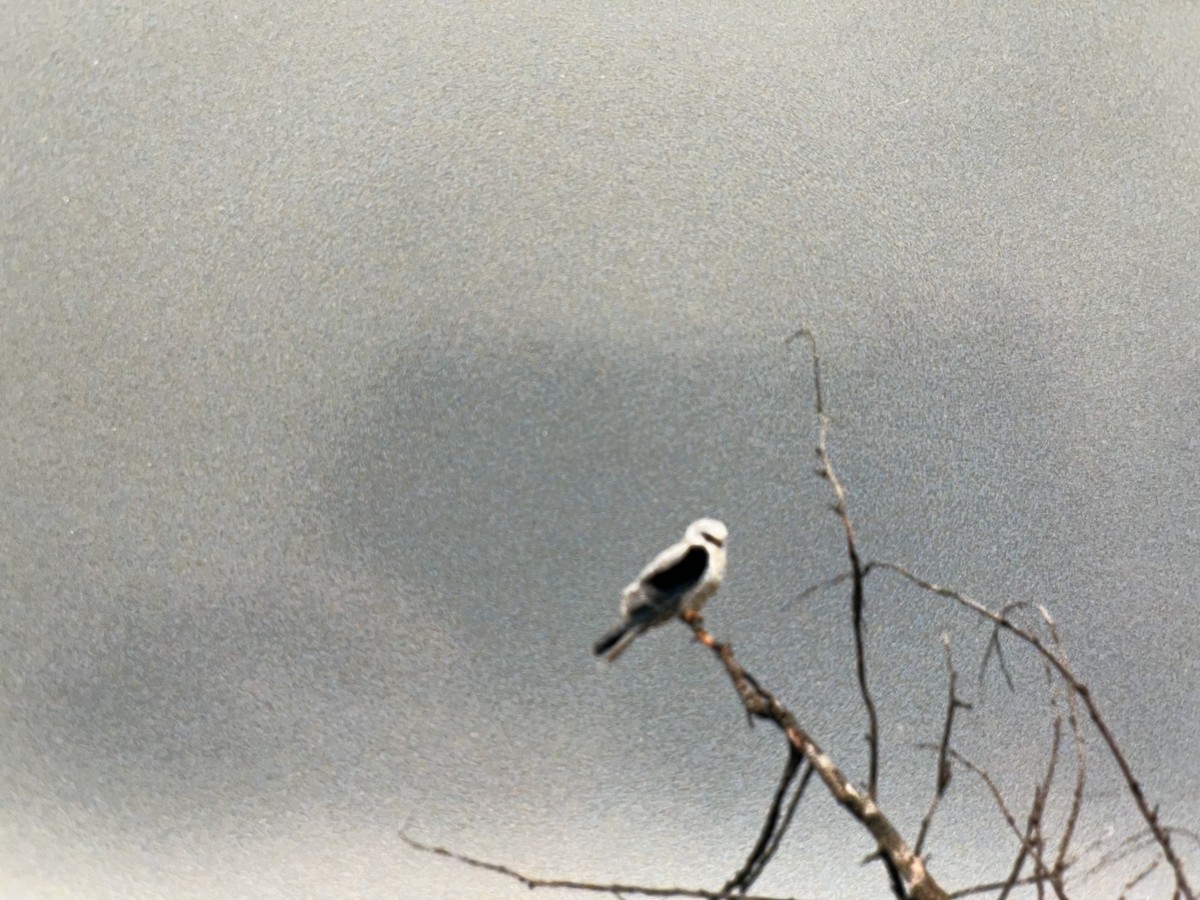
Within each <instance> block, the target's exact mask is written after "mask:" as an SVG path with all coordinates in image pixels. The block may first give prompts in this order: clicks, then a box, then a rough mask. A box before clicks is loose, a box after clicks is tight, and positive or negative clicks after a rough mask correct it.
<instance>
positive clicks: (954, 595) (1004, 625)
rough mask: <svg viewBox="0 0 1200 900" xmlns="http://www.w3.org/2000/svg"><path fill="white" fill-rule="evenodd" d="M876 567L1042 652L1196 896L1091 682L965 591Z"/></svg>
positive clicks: (892, 566) (1180, 882)
mask: <svg viewBox="0 0 1200 900" xmlns="http://www.w3.org/2000/svg"><path fill="white" fill-rule="evenodd" d="M876 568H879V569H888V570H890V571H892V572H895V573H896V574H897V575H899V576H901V577H902V578H905V579H907V580H908V581H911V582H912V583H913V584H915V585H917V586H918V587H921V588H924V589H925V590H927V591H930V592H931V593H934V594H938V595H939V596H942V597H947V598H949V599H951V600H954V601H955V602H956V603H958V604H959V605H960V606H964V607H966V608H967V609H970V610H972V611H973V612H975V613H977V614H978V615H980V616H983V617H984V618H985V619H988V620H989V621H991V622H992V623H994V624H995V625H997V626H999V627H1000V628H1001V629H1002V630H1004V631H1007V632H1009V633H1010V634H1013V635H1015V636H1016V637H1017V638H1019V639H1020V640H1022V641H1024V642H1025V643H1026V644H1028V645H1029V646H1031V647H1032V648H1033V649H1034V650H1036V651H1037V652H1038V653H1039V654H1040V655H1041V656H1042V658H1043V659H1045V660H1046V662H1048V663H1049V664H1050V665H1051V666H1052V667H1053V668H1054V670H1055V671H1056V672H1058V674H1059V676H1060V677H1061V678H1062V679H1063V681H1065V682H1066V683H1067V684H1068V685H1069V686H1070V687H1071V689H1072V690H1073V691H1074V692H1075V694H1076V695H1077V696H1078V697H1079V699H1080V700H1081V701H1082V702H1083V705H1084V707H1085V708H1086V709H1087V712H1088V717H1089V718H1090V719H1091V720H1092V724H1093V725H1095V727H1096V730H1097V731H1098V732H1099V733H1100V737H1101V738H1102V739H1103V740H1104V743H1105V744H1106V745H1107V747H1108V750H1109V754H1110V755H1111V756H1112V758H1113V760H1114V761H1115V762H1116V764H1117V768H1118V769H1120V771H1121V776H1122V777H1123V778H1124V779H1125V785H1126V787H1127V788H1128V789H1129V793H1130V795H1131V796H1132V797H1133V801H1134V804H1135V805H1136V806H1137V809H1138V812H1139V813H1140V814H1141V816H1142V818H1143V819H1144V820H1145V821H1146V825H1147V826H1148V827H1149V829H1150V831H1151V833H1152V834H1153V835H1154V839H1155V841H1157V843H1158V845H1159V847H1160V848H1161V850H1162V854H1163V857H1164V858H1165V859H1166V861H1167V863H1168V864H1169V865H1170V866H1171V869H1172V871H1173V872H1174V875H1175V889H1176V891H1177V892H1178V893H1179V894H1180V895H1181V896H1183V897H1185V898H1186V900H1196V895H1195V893H1194V892H1193V890H1192V886H1191V884H1190V883H1189V882H1188V879H1187V875H1186V873H1185V872H1184V870H1183V862H1182V860H1180V858H1179V856H1178V855H1177V854H1176V852H1175V848H1174V847H1173V846H1172V845H1171V836H1170V832H1169V829H1167V828H1166V827H1164V826H1163V825H1162V824H1161V823H1160V822H1159V820H1158V812H1157V811H1156V810H1155V809H1152V808H1151V806H1150V804H1149V802H1148V801H1147V800H1146V795H1145V793H1144V792H1143V791H1142V786H1141V784H1140V783H1139V782H1138V780H1137V778H1135V777H1134V774H1133V769H1132V768H1131V767H1130V765H1129V760H1127V759H1126V758H1125V754H1124V752H1123V751H1122V750H1121V748H1120V746H1119V745H1118V744H1117V739H1116V737H1114V736H1113V733H1112V730H1111V729H1110V728H1109V727H1108V723H1107V722H1106V721H1105V720H1104V717H1103V716H1102V715H1101V714H1100V709H1099V707H1097V706H1096V703H1095V701H1094V700H1093V699H1092V695H1091V691H1090V690H1089V689H1088V686H1087V685H1086V684H1084V683H1083V682H1082V681H1080V680H1079V679H1078V678H1077V677H1076V676H1075V674H1074V673H1073V672H1072V671H1071V670H1070V668H1068V666H1067V664H1066V662H1065V661H1064V660H1063V659H1061V658H1060V657H1059V656H1058V655H1057V654H1055V653H1054V652H1053V651H1052V650H1050V649H1049V648H1048V647H1047V646H1046V645H1045V644H1044V643H1042V641H1041V640H1040V639H1039V638H1038V637H1037V636H1036V635H1034V634H1033V633H1032V632H1030V631H1028V630H1026V629H1024V628H1022V627H1020V626H1019V625H1017V624H1016V623H1014V622H1013V621H1012V620H1011V619H1009V618H1006V617H1005V616H1003V615H1000V614H999V613H996V612H994V611H992V610H990V609H988V608H987V607H986V606H984V605H983V604H982V603H979V602H978V601H977V600H973V599H971V598H970V597H968V596H967V595H965V594H962V593H959V592H958V591H954V590H951V589H950V588H945V587H942V586H940V585H937V584H934V583H933V582H931V581H926V580H925V579H923V578H920V577H919V576H917V575H914V574H913V573H912V572H910V571H909V570H908V569H906V568H904V567H903V566H900V565H897V564H896V563H891V562H885V561H875V562H871V563H869V564H868V565H867V567H866V571H867V572H868V573H869V572H870V571H871V570H872V569H876Z"/></svg>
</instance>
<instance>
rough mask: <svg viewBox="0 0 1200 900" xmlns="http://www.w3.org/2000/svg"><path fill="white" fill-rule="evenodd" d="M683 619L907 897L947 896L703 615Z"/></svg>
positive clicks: (754, 712)
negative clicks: (859, 828)
mask: <svg viewBox="0 0 1200 900" xmlns="http://www.w3.org/2000/svg"><path fill="white" fill-rule="evenodd" d="M684 620H685V621H686V622H687V623H688V624H689V625H690V626H691V628H692V632H693V633H694V634H695V635H696V640H698V641H699V642H700V643H701V644H703V645H704V646H705V647H708V648H709V649H710V650H712V652H713V654H714V655H715V656H716V657H717V658H718V659H720V660H721V663H722V664H723V665H724V666H725V671H726V673H727V674H728V675H729V680H730V681H731V682H732V683H733V687H734V690H735V691H737V694H738V696H739V697H740V698H741V700H742V705H743V706H745V708H746V711H747V712H749V713H750V714H751V715H752V716H755V717H757V718H760V719H766V720H767V721H770V722H772V723H773V724H774V725H775V726H776V727H778V728H779V730H780V731H782V732H783V733H784V735H785V736H786V738H787V740H788V743H789V744H790V745H791V747H792V749H794V750H796V751H799V752H800V753H802V754H803V755H804V758H805V759H806V760H807V761H808V764H809V765H810V766H812V767H813V768H814V769H815V770H816V772H817V775H818V777H820V779H821V781H822V782H824V783H825V786H826V787H827V788H828V789H829V792H830V793H831V794H833V798H834V800H836V801H837V802H838V804H839V805H841V806H842V808H843V809H845V810H846V811H847V812H849V813H850V815H852V816H853V817H854V818H855V819H856V820H858V821H859V822H860V823H862V825H863V826H864V827H865V828H866V829H867V831H868V832H870V834H871V836H872V837H873V838H874V839H875V843H876V845H877V846H878V848H879V852H880V855H881V857H882V858H883V859H884V860H885V865H887V866H889V867H891V866H894V867H895V868H896V870H897V871H898V872H899V873H900V875H901V876H902V877H903V882H904V886H905V887H906V889H907V891H908V896H909V897H911V898H912V900H946V892H945V891H944V890H942V888H941V887H940V886H939V885H938V884H937V882H936V881H935V880H934V879H933V876H932V875H930V874H929V872H928V870H926V868H925V864H924V862H923V861H922V859H921V857H920V856H918V855H917V854H915V853H913V852H912V850H911V849H910V848H909V846H908V845H907V844H906V843H905V842H904V839H903V838H902V837H901V836H900V832H899V831H897V830H896V828H895V826H894V825H892V823H891V821H889V820H888V818H887V816H885V815H884V814H883V811H882V810H881V809H880V808H879V807H878V806H877V805H876V804H875V801H874V799H873V798H872V797H871V796H870V795H869V794H867V795H864V794H862V793H860V792H859V791H858V789H857V788H855V787H854V785H852V784H851V783H850V782H849V781H848V780H847V778H846V776H845V775H843V774H842V773H841V771H840V770H839V769H838V767H837V766H836V765H835V764H834V762H833V760H831V759H830V758H829V757H828V756H826V755H825V753H824V752H823V751H822V750H821V748H820V747H819V746H817V744H816V743H815V742H814V741H813V740H812V739H811V738H810V737H809V736H808V735H807V734H806V733H805V731H804V730H803V729H802V728H801V727H800V725H799V723H798V722H797V721H796V717H795V716H794V715H793V714H792V713H791V712H790V711H789V710H788V709H787V708H786V707H784V706H783V704H781V703H780V702H779V700H778V699H777V698H776V697H775V695H774V694H772V693H771V692H770V691H768V690H766V689H765V688H763V687H762V686H761V685H759V684H758V682H757V681H755V680H754V678H753V677H752V676H750V674H749V673H748V672H747V671H746V670H745V669H744V668H742V666H741V664H740V663H739V662H738V661H737V659H736V658H735V657H734V655H733V648H732V647H730V645H729V644H725V643H721V642H719V641H717V640H716V639H715V638H714V637H713V636H712V635H711V634H709V633H708V632H707V631H705V629H704V620H703V618H701V617H700V616H699V615H697V614H695V613H685V614H684Z"/></svg>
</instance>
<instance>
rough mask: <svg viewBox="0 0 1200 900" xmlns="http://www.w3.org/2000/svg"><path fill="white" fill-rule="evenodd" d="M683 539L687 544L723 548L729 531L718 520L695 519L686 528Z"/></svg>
mask: <svg viewBox="0 0 1200 900" xmlns="http://www.w3.org/2000/svg"><path fill="white" fill-rule="evenodd" d="M683 539H684V540H685V541H688V542H689V543H696V544H699V543H705V544H711V545H713V546H716V547H724V546H725V542H726V541H727V540H729V529H728V528H726V527H725V523H724V522H722V521H721V520H720V519H697V520H696V521H695V522H693V523H692V524H691V525H689V526H688V527H687V531H686V532H684V535H683Z"/></svg>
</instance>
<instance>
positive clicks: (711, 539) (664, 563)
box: [593, 519, 729, 662]
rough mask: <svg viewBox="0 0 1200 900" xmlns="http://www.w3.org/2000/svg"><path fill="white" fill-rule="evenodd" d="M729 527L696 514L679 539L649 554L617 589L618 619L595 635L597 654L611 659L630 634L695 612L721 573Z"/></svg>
mask: <svg viewBox="0 0 1200 900" xmlns="http://www.w3.org/2000/svg"><path fill="white" fill-rule="evenodd" d="M728 537H729V529H728V528H726V527H725V523H724V522H721V521H718V520H717V519H697V520H696V521H695V522H693V523H692V524H691V525H689V526H688V527H687V531H685V532H684V534H683V540H682V541H680V542H679V543H678V544H674V545H672V546H670V547H668V548H667V549H666V550H664V551H663V552H662V553H660V554H658V556H656V557H654V560H653V562H651V563H650V565H648V566H646V568H644V569H643V570H642V574H640V575H638V577H637V579H635V580H634V581H633V583H632V584H630V585H629V587H627V588H625V590H624V591H623V592H622V594H621V616H622V619H623V621H622V622H621V624H620V625H618V626H617V627H616V628H614V629H613V630H612V631H610V632H609V633H608V634H606V635H605V636H604V637H602V638H600V640H599V641H597V642H596V646H595V647H594V648H593V652H595V654H596V655H597V656H603V657H604V658H605V660H606V661H608V662H612V661H613V660H615V659H616V658H617V657H618V656H620V655H621V654H622V653H624V652H625V648H626V647H628V646H629V645H630V643H632V642H633V639H634V638H635V637H637V636H638V635H639V634H641V633H642V632H643V631H646V630H647V629H650V628H653V627H654V626H655V625H661V624H663V622H667V621H669V620H670V619H672V618H673V617H675V616H676V615H678V614H679V613H682V612H696V613H698V612H700V608H701V607H702V606H704V604H705V603H706V602H707V601H708V598H709V597H711V596H712V595H713V594H715V593H716V592H717V588H718V587H720V586H721V578H722V577H723V576H724V575H725V541H726V540H727V539H728Z"/></svg>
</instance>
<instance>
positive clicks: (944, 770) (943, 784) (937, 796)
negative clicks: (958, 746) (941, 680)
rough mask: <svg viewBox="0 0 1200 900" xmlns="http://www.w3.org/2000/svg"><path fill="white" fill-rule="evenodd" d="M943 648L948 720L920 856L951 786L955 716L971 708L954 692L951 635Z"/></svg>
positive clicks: (919, 838)
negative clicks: (930, 827) (944, 650)
mask: <svg viewBox="0 0 1200 900" xmlns="http://www.w3.org/2000/svg"><path fill="white" fill-rule="evenodd" d="M942 646H943V647H945V648H946V673H947V675H949V681H950V688H949V698H948V699H947V700H946V720H945V722H944V724H943V725H942V742H941V744H940V745H939V747H938V760H937V784H936V786H935V788H934V792H933V799H932V800H930V801H929V810H928V811H927V812H926V813H925V818H924V819H922V820H921V831H920V833H919V834H918V835H917V843H916V845H915V846H914V847H913V852H914V853H916V854H918V855H919V854H920V853H921V850H922V848H923V847H924V846H925V838H926V836H927V835H928V834H929V826H930V824H931V823H932V822H933V814H934V813H935V812H937V808H938V804H939V803H940V802H941V800H942V797H943V796H945V793H946V788H948V787H949V786H950V777H951V771H950V760H949V752H950V732H951V729H953V728H954V714H955V713H956V712H957V711H958V710H960V709H970V708H971V704H969V703H967V702H965V701H963V700H962V699H960V698H959V696H958V694H957V693H955V690H954V688H955V685H956V684H957V682H958V671H957V670H956V669H955V668H954V657H953V655H952V654H951V652H950V635H949V634H943V635H942Z"/></svg>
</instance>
